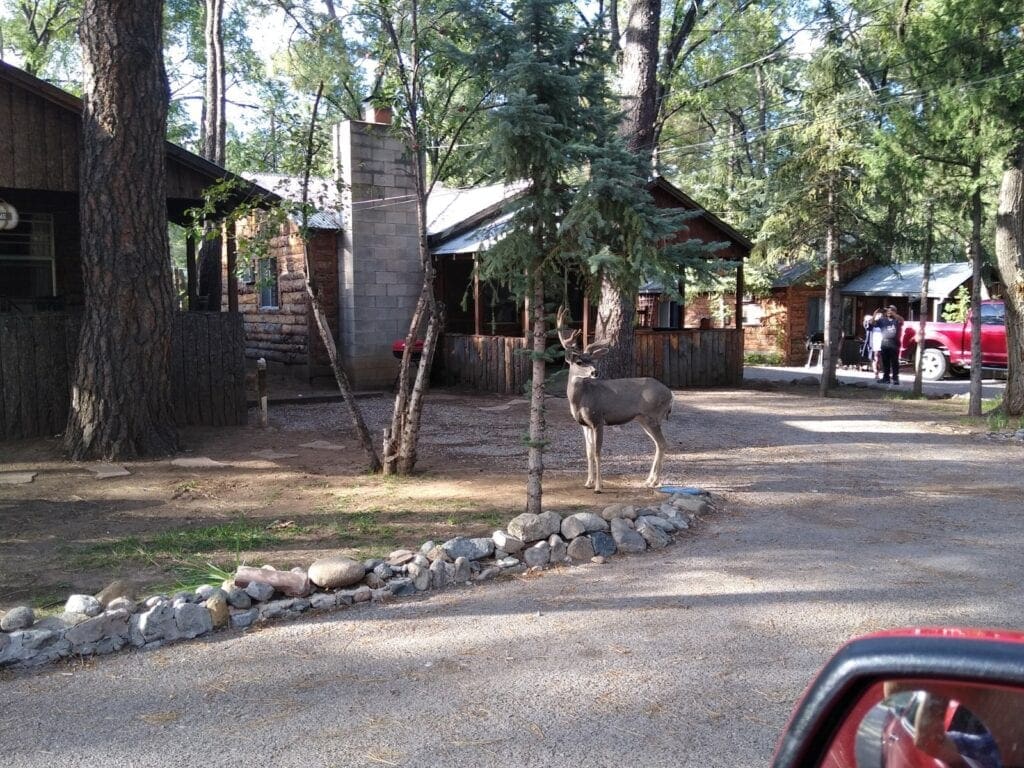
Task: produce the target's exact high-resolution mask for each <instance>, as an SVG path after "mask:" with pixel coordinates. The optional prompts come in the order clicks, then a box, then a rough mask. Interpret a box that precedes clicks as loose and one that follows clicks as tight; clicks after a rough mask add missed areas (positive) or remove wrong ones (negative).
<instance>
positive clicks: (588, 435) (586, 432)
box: [583, 426, 594, 488]
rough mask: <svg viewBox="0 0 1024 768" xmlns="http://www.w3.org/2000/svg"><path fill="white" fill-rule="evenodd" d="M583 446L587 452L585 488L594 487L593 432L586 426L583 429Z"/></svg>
mask: <svg viewBox="0 0 1024 768" xmlns="http://www.w3.org/2000/svg"><path fill="white" fill-rule="evenodd" d="M583 445H584V446H585V447H586V450H587V482H586V483H584V484H583V485H584V487H585V488H593V487H594V430H592V429H591V428H590V427H588V426H584V427H583Z"/></svg>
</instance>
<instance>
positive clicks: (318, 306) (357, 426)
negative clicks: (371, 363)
mask: <svg viewBox="0 0 1024 768" xmlns="http://www.w3.org/2000/svg"><path fill="white" fill-rule="evenodd" d="M323 92H324V84H323V82H321V83H320V85H319V87H318V88H317V91H316V98H315V99H314V100H313V114H312V116H311V117H310V120H309V133H308V134H307V135H306V157H305V163H304V168H303V176H302V233H301V234H302V263H303V269H304V270H305V272H306V295H307V296H309V305H310V311H311V312H312V313H313V318H314V319H315V320H316V327H317V329H318V330H319V331H320V340H321V341H322V342H323V345H324V348H325V349H326V350H327V359H328V360H329V361H330V363H331V371H332V372H333V373H334V381H335V382H336V383H337V385H338V391H339V392H341V395H342V397H343V398H344V399H345V405H346V406H347V407H348V412H349V416H350V417H351V419H352V428H353V429H354V430H355V433H356V439H357V440H358V441H359V445H360V447H361V448H362V449H363V453H365V454H366V459H367V462H368V464H369V471H370V472H379V471H380V468H381V463H380V458H379V457H378V456H377V449H376V448H374V447H373V439H372V438H371V437H370V430H369V429H367V428H366V422H365V421H364V420H363V414H362V411H360V410H359V405H358V404H357V403H356V398H355V395H354V394H353V392H352V384H351V383H350V382H349V380H348V374H347V373H345V369H344V367H342V365H341V362H340V361H339V360H338V348H337V346H336V345H335V343H334V334H333V333H332V332H331V326H330V325H329V324H328V322H327V315H326V314H325V313H324V310H323V304H322V302H321V301H320V290H319V287H318V285H317V282H316V273H315V272H314V271H313V264H312V262H311V261H310V260H309V245H308V242H307V239H308V237H309V232H308V230H307V228H306V221H307V217H308V213H309V210H308V205H307V204H308V202H309V173H310V168H311V167H312V165H313V136H314V135H315V133H316V121H317V113H318V111H319V108H320V99H321V98H322V97H323Z"/></svg>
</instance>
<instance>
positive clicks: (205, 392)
mask: <svg viewBox="0 0 1024 768" xmlns="http://www.w3.org/2000/svg"><path fill="white" fill-rule="evenodd" d="M80 325H81V319H80V316H78V315H76V314H66V313H57V312H53V313H41V314H34V315H17V314H13V313H12V314H6V313H5V314H3V315H0V440H14V439H20V438H29V437H45V436H50V435H55V434H58V433H60V432H63V431H64V427H65V426H66V424H67V419H68V408H69V407H70V404H71V399H70V391H71V382H72V378H73V375H74V365H75V356H76V353H77V346H78V332H79V328H80ZM172 333H173V334H174V344H173V348H172V358H171V381H170V385H171V397H172V401H173V405H174V409H175V416H176V420H177V423H178V425H179V426H186V425H208V426H225V425H231V424H245V421H246V405H245V357H244V349H245V341H244V338H243V334H242V319H241V317H240V316H239V315H237V314H226V313H214V312H210V313H207V312H179V313H176V314H175V316H174V321H173V329H172Z"/></svg>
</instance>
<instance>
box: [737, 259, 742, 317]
mask: <svg viewBox="0 0 1024 768" xmlns="http://www.w3.org/2000/svg"><path fill="white" fill-rule="evenodd" d="M736 330H737V331H742V330H743V261H742V260H741V261H740V262H739V264H737V265H736Z"/></svg>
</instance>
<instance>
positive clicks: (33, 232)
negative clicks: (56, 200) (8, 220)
mask: <svg viewBox="0 0 1024 768" xmlns="http://www.w3.org/2000/svg"><path fill="white" fill-rule="evenodd" d="M0 276H2V277H0V310H11V309H18V310H22V311H31V310H34V309H41V308H46V307H45V306H43V305H45V304H47V300H52V299H53V297H54V296H55V295H56V293H57V273H56V266H55V263H54V257H53V216H51V215H50V214H47V213H22V214H21V215H20V217H19V221H18V226H17V227H15V228H14V229H11V230H0Z"/></svg>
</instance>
